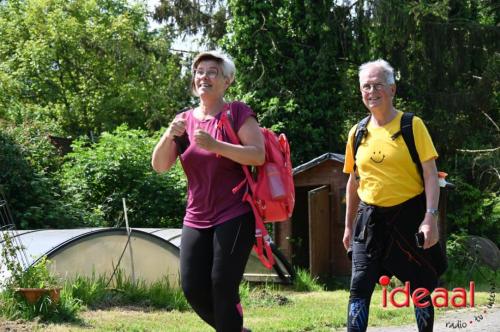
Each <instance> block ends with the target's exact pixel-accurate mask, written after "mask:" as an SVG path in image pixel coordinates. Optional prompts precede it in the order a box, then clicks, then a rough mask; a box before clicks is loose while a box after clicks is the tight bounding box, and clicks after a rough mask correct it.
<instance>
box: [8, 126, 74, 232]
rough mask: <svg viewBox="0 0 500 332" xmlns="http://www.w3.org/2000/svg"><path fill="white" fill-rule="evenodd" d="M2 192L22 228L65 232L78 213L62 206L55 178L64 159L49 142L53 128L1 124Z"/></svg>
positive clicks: (17, 223) (19, 226)
mask: <svg viewBox="0 0 500 332" xmlns="http://www.w3.org/2000/svg"><path fill="white" fill-rule="evenodd" d="M0 129H1V131H0V190H1V191H2V192H3V193H4V195H5V196H6V199H7V200H8V202H9V205H10V207H11V211H12V215H13V219H14V221H15V223H16V225H17V226H18V228H22V229H29V228H46V227H51V228H63V227H68V226H69V225H71V224H72V223H73V222H74V220H75V215H76V213H75V212H74V211H72V210H71V208H70V206H65V205H63V204H61V201H60V194H61V192H60V188H59V183H58V180H57V179H56V178H55V177H54V176H55V174H56V172H57V170H58V169H59V168H60V165H61V164H62V157H60V156H59V154H58V153H57V151H56V149H55V148H54V146H52V144H51V143H50V142H49V139H48V135H49V134H50V133H54V131H56V129H55V128H53V127H52V126H51V125H50V124H42V123H40V122H36V121H34V122H25V123H20V124H18V126H17V127H16V126H14V125H13V124H9V123H2V122H0Z"/></svg>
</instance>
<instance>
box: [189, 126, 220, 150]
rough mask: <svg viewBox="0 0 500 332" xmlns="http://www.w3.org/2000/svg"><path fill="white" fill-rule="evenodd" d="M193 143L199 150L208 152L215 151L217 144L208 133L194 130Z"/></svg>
mask: <svg viewBox="0 0 500 332" xmlns="http://www.w3.org/2000/svg"><path fill="white" fill-rule="evenodd" d="M194 141H195V143H196V145H198V146H199V147H200V148H202V149H204V150H207V151H210V152H214V151H215V148H216V146H217V142H218V141H217V140H216V139H215V138H213V137H212V136H210V134H209V133H207V132H206V131H204V130H202V129H196V130H195V131H194Z"/></svg>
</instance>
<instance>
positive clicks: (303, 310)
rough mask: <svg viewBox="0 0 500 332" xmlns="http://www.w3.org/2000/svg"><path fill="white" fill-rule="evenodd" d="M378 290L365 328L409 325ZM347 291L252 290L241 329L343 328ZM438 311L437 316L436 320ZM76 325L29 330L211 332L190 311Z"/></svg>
mask: <svg viewBox="0 0 500 332" xmlns="http://www.w3.org/2000/svg"><path fill="white" fill-rule="evenodd" d="M488 295H489V294H488V292H476V296H475V301H476V306H484V305H486V304H487V301H488V299H487V298H488ZM381 299H382V291H381V290H380V289H377V290H376V291H375V293H374V295H373V298H372V305H371V310H370V322H369V324H370V326H389V325H403V324H411V323H413V322H414V321H415V320H414V316H413V309H412V308H403V309H398V308H392V307H389V308H385V309H384V308H382V307H381ZM347 300H348V292H347V291H345V290H336V291H321V292H309V293H301V292H291V291H279V292H278V291H269V290H252V294H250V296H249V297H248V298H247V300H246V302H247V303H246V304H245V306H244V310H245V325H246V326H248V327H249V328H251V329H252V331H253V332H259V331H266V332H268V331H294V332H295V331H333V330H334V329H335V328H340V327H343V326H345V320H346V311H347ZM443 311H444V310H443V309H439V310H438V311H437V316H438V317H439V316H440V315H441V314H442V313H443ZM80 317H81V322H80V323H74V324H50V325H44V326H42V325H36V326H32V330H39V331H89V330H93V331H176V332H177V331H178V332H191V331H196V332H203V331H213V329H211V328H208V327H207V326H206V325H205V324H204V323H203V322H202V321H201V320H200V319H199V318H198V317H197V316H196V315H195V314H194V313H193V312H191V311H187V312H179V311H164V310H147V309H144V308H135V307H120V308H111V309H107V310H87V311H84V312H83V313H82V314H81V315H80Z"/></svg>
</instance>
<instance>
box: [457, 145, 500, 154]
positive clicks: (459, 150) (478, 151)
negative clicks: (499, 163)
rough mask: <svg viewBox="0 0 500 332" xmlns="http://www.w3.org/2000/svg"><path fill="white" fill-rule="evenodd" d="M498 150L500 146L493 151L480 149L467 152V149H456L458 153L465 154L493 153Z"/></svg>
mask: <svg viewBox="0 0 500 332" xmlns="http://www.w3.org/2000/svg"><path fill="white" fill-rule="evenodd" d="M499 149H500V146H497V147H496V148H493V149H480V150H468V149H457V151H458V152H466V153H484V152H495V151H497V150H499Z"/></svg>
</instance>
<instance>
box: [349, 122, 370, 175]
mask: <svg viewBox="0 0 500 332" xmlns="http://www.w3.org/2000/svg"><path fill="white" fill-rule="evenodd" d="M370 117H371V115H368V116H367V117H366V118H364V119H363V120H361V121H359V123H358V125H357V126H356V131H355V133H354V141H353V144H352V157H353V159H354V172H356V153H357V152H358V148H359V145H360V144H361V141H362V140H363V138H364V137H365V136H366V133H367V132H368V130H367V129H366V127H367V126H368V122H369V121H370Z"/></svg>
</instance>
